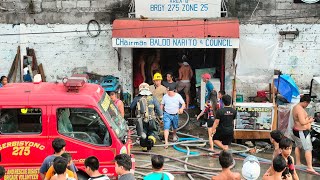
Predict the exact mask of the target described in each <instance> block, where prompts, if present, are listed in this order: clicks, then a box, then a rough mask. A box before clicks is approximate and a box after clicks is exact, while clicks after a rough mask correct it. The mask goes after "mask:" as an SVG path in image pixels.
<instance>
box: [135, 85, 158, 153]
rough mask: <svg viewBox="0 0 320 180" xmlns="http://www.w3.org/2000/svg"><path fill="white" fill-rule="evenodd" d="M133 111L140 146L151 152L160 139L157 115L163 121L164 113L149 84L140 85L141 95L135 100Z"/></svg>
mask: <svg viewBox="0 0 320 180" xmlns="http://www.w3.org/2000/svg"><path fill="white" fill-rule="evenodd" d="M130 109H131V110H136V116H137V118H138V120H137V121H136V129H137V134H138V136H140V137H141V138H140V145H141V146H142V150H143V151H148V150H151V148H152V147H153V145H154V143H156V138H158V139H159V127H158V125H157V124H156V115H157V116H158V117H159V118H160V119H162V117H163V112H162V110H161V108H160V104H159V102H158V100H157V99H156V98H155V97H153V96H152V93H151V92H150V90H149V85H148V84H147V83H141V84H140V85H139V94H138V95H137V96H136V97H135V98H134V99H133V101H132V103H131V105H130Z"/></svg>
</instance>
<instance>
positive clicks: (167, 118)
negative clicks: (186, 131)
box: [163, 112, 179, 130]
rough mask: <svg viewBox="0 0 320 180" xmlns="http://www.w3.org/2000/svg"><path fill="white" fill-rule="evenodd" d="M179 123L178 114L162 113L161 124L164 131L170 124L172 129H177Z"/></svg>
mask: <svg viewBox="0 0 320 180" xmlns="http://www.w3.org/2000/svg"><path fill="white" fill-rule="evenodd" d="M178 122H179V115H178V114H169V113H166V112H164V113H163V124H164V130H168V129H170V126H171V123H172V127H173V129H178V124H179V123H178Z"/></svg>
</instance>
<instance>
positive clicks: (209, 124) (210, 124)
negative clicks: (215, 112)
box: [207, 119, 214, 128]
mask: <svg viewBox="0 0 320 180" xmlns="http://www.w3.org/2000/svg"><path fill="white" fill-rule="evenodd" d="M213 123H214V120H213V119H208V120H207V125H208V128H211V127H212V126H213Z"/></svg>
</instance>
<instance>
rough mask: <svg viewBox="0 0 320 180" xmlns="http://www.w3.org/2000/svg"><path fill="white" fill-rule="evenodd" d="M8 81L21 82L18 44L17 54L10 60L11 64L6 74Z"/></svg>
mask: <svg viewBox="0 0 320 180" xmlns="http://www.w3.org/2000/svg"><path fill="white" fill-rule="evenodd" d="M8 81H9V82H11V83H15V82H22V76H21V54H20V46H18V49H17V54H16V56H15V58H14V60H13V62H12V65H11V68H10V71H9V74H8Z"/></svg>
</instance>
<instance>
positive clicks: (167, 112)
mask: <svg viewBox="0 0 320 180" xmlns="http://www.w3.org/2000/svg"><path fill="white" fill-rule="evenodd" d="M174 90H175V89H174V88H173V87H169V88H168V93H167V94H166V95H164V96H163V99H162V102H161V109H162V110H164V111H163V112H164V113H163V124H164V139H165V144H166V146H165V149H167V148H168V138H169V129H170V127H171V124H172V127H173V133H172V136H173V138H172V140H173V141H177V140H178V137H177V135H176V133H177V129H178V124H179V114H182V113H183V110H184V108H185V102H184V100H183V98H182V97H181V96H180V94H178V93H176V92H175V91H174Z"/></svg>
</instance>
